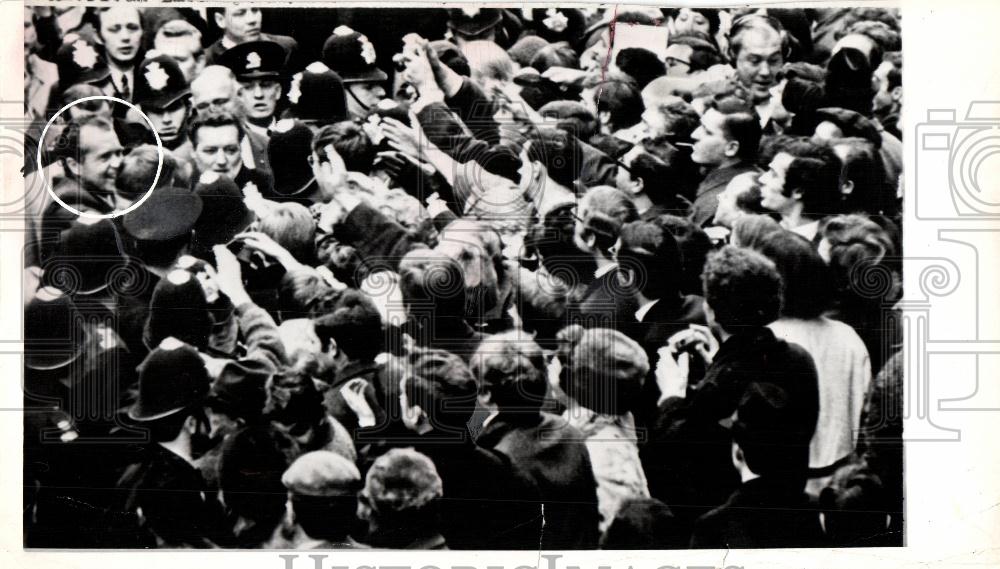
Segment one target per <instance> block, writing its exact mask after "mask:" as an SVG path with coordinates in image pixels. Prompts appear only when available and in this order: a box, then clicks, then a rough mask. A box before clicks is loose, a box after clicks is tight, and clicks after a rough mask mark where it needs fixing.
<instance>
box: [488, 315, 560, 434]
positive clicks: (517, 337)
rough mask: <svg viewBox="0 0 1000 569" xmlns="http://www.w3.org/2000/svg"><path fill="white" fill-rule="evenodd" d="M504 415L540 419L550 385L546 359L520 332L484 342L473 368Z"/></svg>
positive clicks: (539, 349) (489, 338) (494, 336)
mask: <svg viewBox="0 0 1000 569" xmlns="http://www.w3.org/2000/svg"><path fill="white" fill-rule="evenodd" d="M469 365H470V366H471V368H472V370H473V372H474V373H475V375H476V380H477V381H478V382H479V391H480V393H488V394H489V395H490V402H491V403H494V404H495V405H496V406H497V408H498V410H499V412H500V413H501V414H527V415H537V414H538V412H539V410H540V409H541V407H542V403H543V402H544V400H545V395H546V393H547V392H548V389H549V384H548V378H547V376H546V373H547V371H546V365H545V355H544V354H543V353H542V348H541V347H539V345H538V344H536V343H535V342H534V341H533V340H531V339H529V338H525V337H524V334H523V333H521V332H517V331H511V332H504V333H502V334H496V335H493V336H490V337H488V338H486V339H484V340H483V341H482V342H481V343H480V344H479V348H478V349H477V350H476V352H475V354H473V356H472V359H471V361H470V364H469Z"/></svg>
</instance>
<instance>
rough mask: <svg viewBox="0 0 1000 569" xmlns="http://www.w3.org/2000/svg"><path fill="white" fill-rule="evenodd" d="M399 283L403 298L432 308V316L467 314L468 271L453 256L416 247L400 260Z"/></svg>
mask: <svg viewBox="0 0 1000 569" xmlns="http://www.w3.org/2000/svg"><path fill="white" fill-rule="evenodd" d="M399 285H400V290H401V292H402V294H403V302H404V303H405V304H406V305H408V306H410V307H411V309H412V307H414V306H416V307H419V308H418V310H421V312H422V311H423V310H426V309H432V310H433V314H432V315H430V316H431V317H433V318H440V317H451V318H464V316H465V297H466V290H465V273H464V271H463V270H462V266H461V265H460V264H459V263H458V262H457V261H455V260H454V259H451V258H450V257H448V256H446V255H444V254H442V253H439V252H436V251H433V250H430V249H417V250H414V251H410V252H409V253H407V254H406V255H405V256H404V257H403V259H402V260H401V261H400V262H399Z"/></svg>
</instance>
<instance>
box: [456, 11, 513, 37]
mask: <svg viewBox="0 0 1000 569" xmlns="http://www.w3.org/2000/svg"><path fill="white" fill-rule="evenodd" d="M502 21H503V15H502V14H501V13H500V10H498V9H496V8H451V9H450V10H448V27H449V28H451V30H452V31H453V32H455V33H458V34H461V35H463V36H478V35H479V34H481V33H483V32H486V31H488V30H489V29H490V28H493V27H496V26H497V25H499V24H500V22H502Z"/></svg>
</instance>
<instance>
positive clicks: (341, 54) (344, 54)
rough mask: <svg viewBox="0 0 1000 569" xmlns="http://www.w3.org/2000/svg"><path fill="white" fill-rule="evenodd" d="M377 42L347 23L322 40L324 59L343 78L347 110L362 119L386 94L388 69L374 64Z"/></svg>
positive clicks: (354, 116)
mask: <svg viewBox="0 0 1000 569" xmlns="http://www.w3.org/2000/svg"><path fill="white" fill-rule="evenodd" d="M375 57H376V56H375V46H374V45H373V44H372V42H371V41H369V39H368V36H366V35H364V34H360V33H358V32H356V31H354V30H353V29H351V28H349V27H347V26H340V27H338V28H337V29H335V30H333V34H332V35H331V36H330V37H329V38H327V40H326V43H325V44H323V62H324V63H326V65H327V66H328V67H329V68H330V69H332V70H333V71H334V72H336V73H337V74H338V75H340V77H341V78H342V79H343V81H344V86H345V88H346V89H345V90H346V91H347V111H348V113H350V115H351V117H353V118H359V119H363V118H365V117H366V116H368V112H369V111H370V110H371V109H373V108H374V107H375V105H377V104H378V102H379V101H381V100H382V99H384V98H385V95H386V91H385V85H384V84H385V82H386V80H388V79H389V76H388V75H386V73H385V71H382V70H381V69H379V68H378V67H377V66H376V65H375Z"/></svg>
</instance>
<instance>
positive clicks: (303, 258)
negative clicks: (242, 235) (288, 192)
mask: <svg viewBox="0 0 1000 569" xmlns="http://www.w3.org/2000/svg"><path fill="white" fill-rule="evenodd" d="M259 225H260V231H261V232H262V233H264V234H266V235H268V236H269V237H271V238H272V239H274V241H275V242H276V243H278V245H281V246H282V247H284V248H285V249H287V250H288V252H289V253H291V254H292V256H293V257H295V259H296V260H297V261H299V262H301V263H303V264H306V265H313V264H315V262H316V244H315V241H316V222H315V221H314V220H313V216H312V213H310V212H309V208H307V207H306V206H304V205H302V204H300V203H295V202H286V203H279V204H275V205H274V206H273V207H272V208H270V210H268V212H267V214H265V215H264V216H263V217H261V218H260V224H259Z"/></svg>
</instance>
